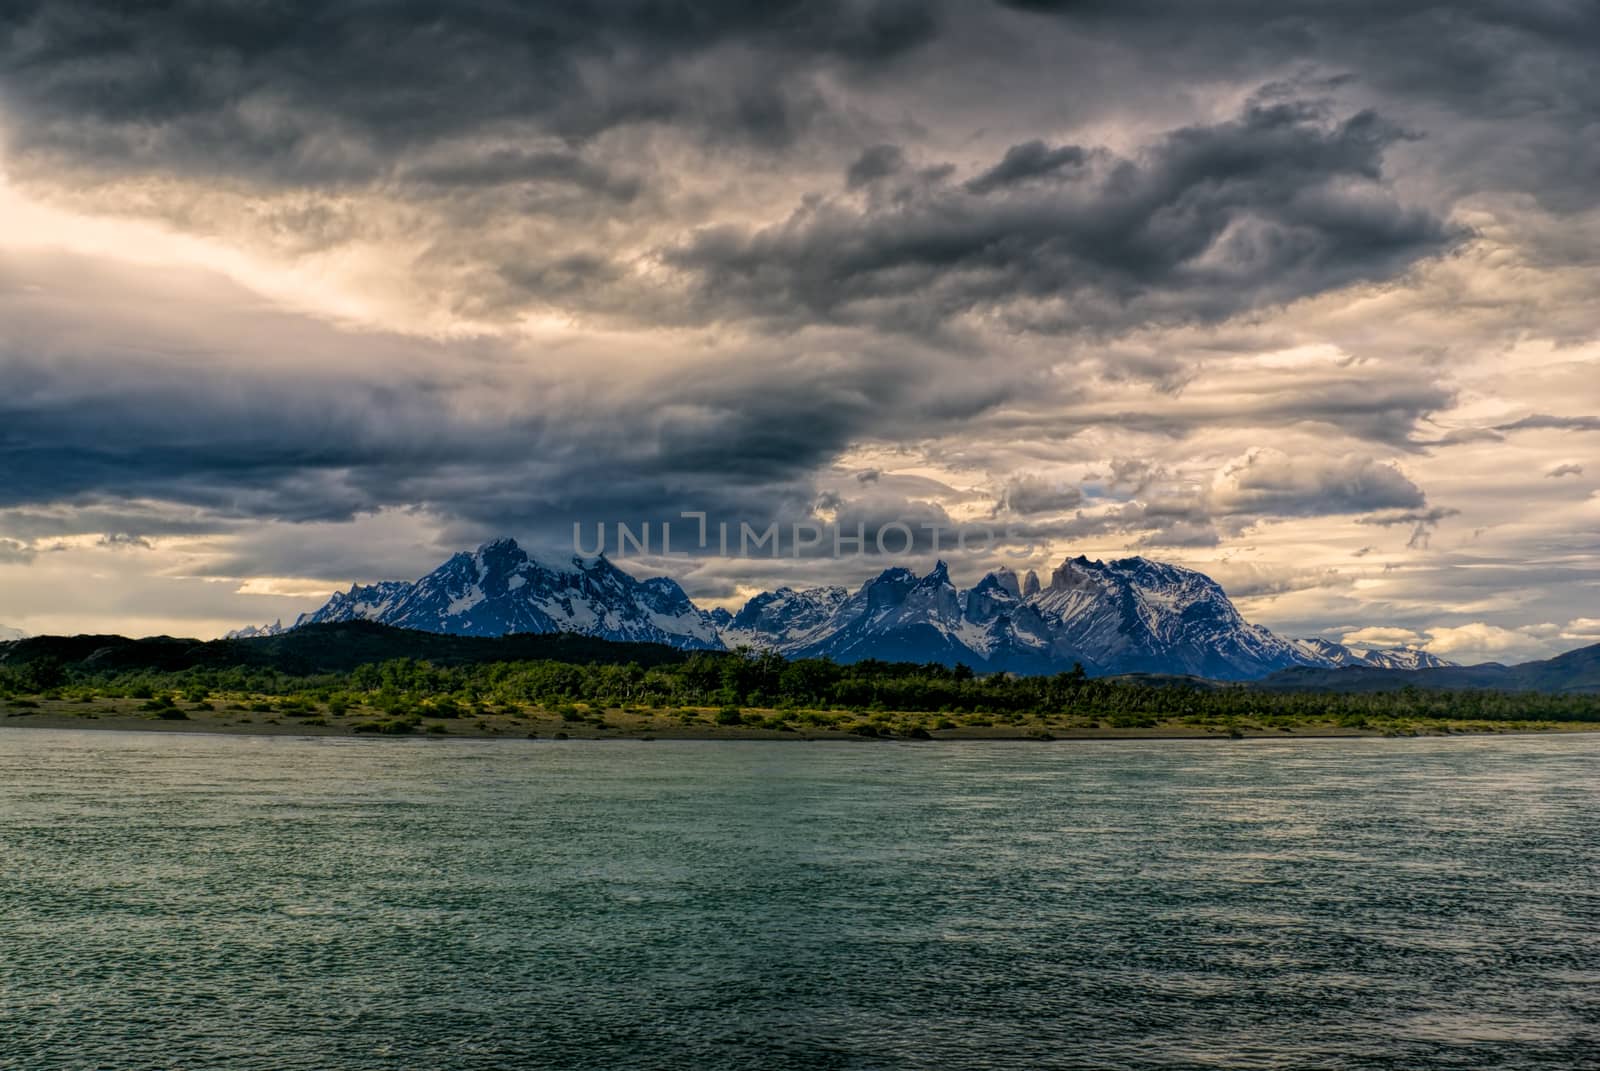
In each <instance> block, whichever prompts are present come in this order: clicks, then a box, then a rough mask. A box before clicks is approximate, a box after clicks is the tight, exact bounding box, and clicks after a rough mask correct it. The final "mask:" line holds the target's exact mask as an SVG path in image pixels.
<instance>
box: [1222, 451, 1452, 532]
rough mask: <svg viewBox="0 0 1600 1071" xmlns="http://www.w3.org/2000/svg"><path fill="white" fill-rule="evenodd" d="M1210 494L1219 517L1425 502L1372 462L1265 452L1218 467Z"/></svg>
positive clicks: (1402, 478) (1395, 472)
mask: <svg viewBox="0 0 1600 1071" xmlns="http://www.w3.org/2000/svg"><path fill="white" fill-rule="evenodd" d="M1210 495H1211V498H1210V501H1211V504H1212V506H1213V507H1214V508H1215V509H1217V510H1219V511H1221V512H1223V513H1229V514H1244V513H1260V514H1270V515H1273V516H1280V517H1286V516H1322V515H1326V514H1334V513H1369V512H1372V511H1375V510H1413V509H1417V508H1419V507H1422V506H1424V505H1425V504H1426V501H1427V499H1426V496H1424V495H1423V493H1422V489H1421V488H1419V487H1418V486H1417V485H1416V484H1414V483H1412V482H1411V480H1410V479H1409V478H1407V476H1406V475H1405V474H1404V473H1403V472H1401V471H1400V470H1399V469H1398V468H1396V467H1395V466H1393V465H1391V464H1386V463H1383V462H1380V461H1377V460H1376V459H1374V458H1371V457H1364V456H1361V455H1358V454H1344V455H1342V456H1339V457H1290V456H1289V455H1288V454H1286V453H1284V452H1283V451H1282V450H1276V449H1273V448H1270V447H1261V448H1257V449H1254V450H1251V451H1250V452H1249V453H1247V454H1245V455H1244V456H1243V457H1239V458H1235V459H1234V460H1232V461H1230V462H1228V463H1227V464H1226V465H1224V466H1223V467H1222V469H1221V470H1219V471H1218V473H1217V476H1216V478H1215V479H1214V480H1213V481H1212V484H1211V491H1210Z"/></svg>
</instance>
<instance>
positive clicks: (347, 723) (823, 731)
mask: <svg viewBox="0 0 1600 1071" xmlns="http://www.w3.org/2000/svg"><path fill="white" fill-rule="evenodd" d="M27 726H36V727H50V728H79V729H123V730H129V729H136V730H150V731H165V732H224V733H252V734H261V735H296V736H361V735H371V736H417V737H469V738H502V739H510V738H520V739H526V738H529V737H533V738H539V739H651V738H653V739H718V738H725V739H777V740H808V739H848V740H874V739H877V740H941V739H943V740H1065V739H1140V738H1147V739H1161V738H1187V739H1205V738H1213V739H1232V738H1245V737H1278V738H1282V737H1289V736H1319V737H1320V736H1418V735H1444V734H1454V733H1505V732H1562V731H1582V730H1586V729H1600V723H1595V722H1565V721H1551V720H1542V719H1496V720H1492V721H1490V720H1483V719H1465V718H1436V717H1377V718H1370V717H1362V718H1343V719H1335V718H1316V717H1305V718H1292V717H1288V716H1284V715H1261V716H1255V717H1242V718H1241V717H1234V716H1220V717H1219V716H1205V715H1187V716H1177V717H1153V716H1121V717H1115V716H1113V717H1105V716H1098V715H1094V714H1072V713H1064V712H1063V713H1054V714H1037V713H1033V714H1017V713H1006V714H999V715H997V714H994V713H991V712H977V711H974V712H946V713H929V712H917V711H888V710H879V711H856V710H819V709H807V708H775V707H738V706H726V707H672V708H659V707H650V706H641V705H623V706H607V705H603V704H591V703H584V702H575V703H560V704H555V705H553V706H544V705H541V704H515V703H500V704H473V705H467V706H462V705H459V704H454V703H451V704H441V705H429V704H420V705H418V706H417V707H416V708H414V709H410V710H407V711H404V712H394V711H390V710H384V709H381V708H379V707H377V706H371V705H366V704H354V705H351V704H348V703H346V702H340V701H335V702H332V703H318V702H315V701H313V700H308V699H305V698H303V697H294V698H285V697H282V696H269V695H261V694H249V693H228V694H218V695H209V696H207V697H206V698H203V699H199V700H188V699H184V698H182V697H174V696H171V695H167V694H162V695H160V696H153V697H151V698H148V699H143V698H132V697H126V696H120V697H106V696H100V695H92V694H83V695H75V696H63V695H59V694H58V695H33V696H22V695H13V696H10V697H8V698H0V728H16V727H27Z"/></svg>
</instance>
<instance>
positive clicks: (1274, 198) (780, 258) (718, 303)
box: [669, 100, 1463, 330]
mask: <svg viewBox="0 0 1600 1071" xmlns="http://www.w3.org/2000/svg"><path fill="white" fill-rule="evenodd" d="M1402 136H1404V135H1403V134H1402V132H1401V131H1400V130H1399V129H1397V128H1396V127H1394V126H1393V125H1392V124H1390V123H1388V122H1386V121H1384V120H1383V119H1382V118H1380V117H1379V116H1377V115H1376V114H1374V113H1372V112H1360V113H1357V114H1355V115H1351V116H1347V117H1343V118H1335V117H1332V116H1330V115H1328V114H1326V111H1325V109H1323V108H1322V107H1320V106H1318V105H1316V104H1314V103H1308V102H1276V101H1269V100H1257V101H1256V102H1255V103H1253V104H1251V105H1250V106H1249V107H1248V108H1247V109H1246V110H1245V111H1244V113H1243V114H1242V115H1241V116H1239V118H1237V119H1235V120H1232V121H1229V122H1224V123H1218V124H1215V125H1211V126H1196V127H1188V128H1184V129H1180V130H1176V131H1173V132H1171V133H1169V134H1168V135H1166V136H1165V137H1164V138H1162V139H1161V140H1160V141H1159V142H1157V143H1156V144H1155V145H1154V146H1152V147H1151V148H1150V149H1149V150H1148V151H1147V152H1146V153H1144V154H1142V155H1140V156H1139V157H1137V158H1133V159H1119V158H1116V157H1113V156H1112V155H1111V154H1109V153H1103V152H1101V153H1095V154H1093V155H1094V156H1095V157H1096V158H1097V159H1096V160H1095V163H1094V166H1092V167H1084V166H1079V165H1081V164H1083V163H1084V161H1086V160H1088V159H1089V157H1090V155H1091V154H1089V153H1086V152H1085V151H1083V150H1080V149H1077V148H1074V147H1066V148H1061V149H1049V148H1046V147H1045V146H1044V145H1043V144H1042V143H1031V144H1028V145H1024V146H1018V147H1014V148H1013V149H1011V150H1010V151H1009V152H1008V153H1007V154H1006V155H1005V157H1004V158H1002V160H1001V161H1000V162H999V163H997V164H996V165H994V167H992V168H990V169H988V170H986V171H984V172H983V173H982V174H981V175H979V176H978V177H977V178H975V179H973V180H972V181H970V182H968V183H965V184H958V183H955V182H951V181H948V180H946V181H939V182H929V183H925V184H921V185H908V186H907V187H906V188H904V189H903V190H901V191H899V193H898V195H897V196H895V197H893V198H874V199H870V200H868V201H867V202H866V203H865V204H864V205H863V204H857V203H855V202H853V201H847V200H813V201H810V202H808V203H806V204H805V205H803V206H802V207H801V208H800V209H799V210H797V211H796V212H795V213H794V214H793V215H792V216H791V217H790V218H789V219H788V220H787V221H785V222H784V223H781V224H777V225H774V226H771V227H766V228H762V229H759V230H754V231H748V230H743V229H739V228H734V227H726V226H723V227H713V228H707V229H705V230H702V231H700V232H699V233H698V234H696V235H695V237H694V238H693V239H692V240H691V241H689V242H687V243H685V244H684V245H683V246H681V247H680V248H678V249H676V250H673V251H671V252H670V253H669V262H670V263H672V264H673V265H675V266H676V267H678V268H679V269H681V270H683V271H684V272H686V273H688V274H689V275H690V276H691V278H692V279H693V280H694V285H695V287H696V290H697V292H698V294H699V297H700V301H701V302H702V304H703V305H704V306H705V308H706V309H707V310H708V315H712V316H721V317H734V318H737V317H743V316H754V317H758V318H762V319H765V320H767V321H769V322H771V323H772V324H773V325H775V326H777V327H779V328H784V329H789V328H793V327H795V326H797V325H799V324H803V323H807V322H812V321H815V320H828V321H836V322H846V323H849V322H855V323H872V324H876V325H879V326H885V327H891V328H897V329H929V328H934V327H937V326H938V325H939V323H940V322H942V321H943V320H944V319H946V318H949V317H953V316H958V315H961V314H964V313H967V312H972V311H977V310H985V309H993V310H999V311H1002V312H1008V315H1009V316H1010V317H1011V318H1012V319H1013V320H1016V321H1018V322H1020V323H1024V324H1026V325H1027V326H1032V327H1035V328H1044V329H1050V328H1052V327H1054V328H1057V329H1063V330H1064V329H1068V328H1082V327H1097V326H1098V327H1112V326H1117V325H1125V324H1129V323H1132V322H1135V321H1137V322H1143V323H1149V322H1151V321H1164V320H1165V321H1183V320H1190V319H1194V320H1202V321H1211V320H1219V319H1222V318H1225V317H1227V316H1230V315H1233V314H1235V313H1237V312H1240V311H1243V310H1245V309H1250V308H1254V307H1258V306H1261V305H1264V304H1269V303H1275V302H1284V301H1290V300H1293V299H1295V298H1298V297H1302V296H1305V295H1308V294H1314V293H1317V292H1319V291H1322V290H1325V289H1328V288H1331V287H1335V286H1340V285H1344V284H1347V283H1351V282H1355V281H1358V280H1384V279H1388V278H1391V277H1393V276H1395V275H1396V274H1398V273H1400V272H1402V271H1404V270H1406V269H1407V268H1408V267H1409V266H1411V265H1412V264H1413V263H1414V262H1416V261H1417V260H1418V259H1420V258H1423V257H1427V256H1433V255H1436V254H1438V253H1441V252H1443V251H1445V250H1447V249H1448V248H1450V246H1451V245H1452V244H1453V243H1455V242H1456V241H1458V240H1460V239H1461V238H1462V237H1463V233H1462V232H1461V231H1460V230H1459V229H1457V228H1453V227H1451V226H1450V225H1448V224H1446V223H1445V222H1444V221H1443V220H1441V219H1440V218H1438V217H1437V216H1434V215H1432V214H1430V213H1429V212H1427V211H1424V210H1421V209H1417V208H1412V207H1408V206H1406V205H1404V204H1402V203H1401V202H1400V201H1399V200H1398V199H1397V198H1395V197H1394V196H1393V195H1392V194H1391V193H1390V192H1389V191H1388V189H1387V187H1386V186H1385V185H1384V183H1383V174H1382V163H1383V155H1384V152H1385V150H1386V149H1387V148H1388V147H1389V146H1390V145H1392V144H1393V143H1394V142H1395V141H1396V140H1397V139H1399V138H1401V137H1402ZM1029 180H1031V181H1029ZM1052 301H1060V302H1064V305H1062V306H1061V307H1059V308H1052V309H1049V310H1047V311H1045V312H1039V311H1037V310H1035V309H1034V308H1033V307H1032V306H1031V305H1029V304H1028V303H1031V302H1052ZM1052 320H1054V321H1055V322H1054V323H1052Z"/></svg>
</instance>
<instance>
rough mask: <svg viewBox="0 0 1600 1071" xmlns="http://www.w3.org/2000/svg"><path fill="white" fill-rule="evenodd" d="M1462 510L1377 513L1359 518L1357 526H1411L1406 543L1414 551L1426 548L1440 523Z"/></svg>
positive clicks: (1414, 510)
mask: <svg viewBox="0 0 1600 1071" xmlns="http://www.w3.org/2000/svg"><path fill="white" fill-rule="evenodd" d="M1460 512H1461V511H1460V510H1458V509H1452V508H1449V507H1445V506H1433V507H1430V508H1428V509H1396V510H1386V511H1384V512H1381V513H1375V514H1373V515H1371V516H1369V517H1357V518H1356V523H1357V524H1371V525H1377V526H1378V527H1381V528H1393V527H1395V526H1397V525H1405V524H1408V525H1410V526H1411V538H1410V539H1408V540H1407V541H1406V546H1407V547H1409V548H1412V549H1416V548H1419V547H1426V546H1427V545H1428V542H1429V540H1430V539H1431V538H1432V536H1433V531H1434V529H1435V528H1437V527H1439V523H1440V522H1441V521H1444V520H1446V519H1448V518H1450V517H1455V516H1457V515H1459V514H1460Z"/></svg>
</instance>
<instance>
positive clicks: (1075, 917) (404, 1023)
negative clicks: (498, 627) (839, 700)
mask: <svg viewBox="0 0 1600 1071" xmlns="http://www.w3.org/2000/svg"><path fill="white" fill-rule="evenodd" d="M1597 786H1600V737H1597V736H1574V737H1559V738H1557V737H1502V738H1481V737H1480V738H1453V739H1438V740H1353V741H1352V740H1346V741H1283V742H1278V741H1269V742H1256V741H1241V742H1218V741H1206V742H1195V743H1187V742H1138V743H1108V742H1093V743H1084V742H1078V743H1070V742H1058V743H1054V744H1040V743H1025V744H993V743H991V744H982V743H965V744H880V743H861V744H854V745H846V744H806V743H787V742H786V743H756V742H750V743H743V742H726V743H704V742H682V743H675V742H665V741H662V742H633V743H627V742H619V741H608V742H580V741H572V742H543V741H528V742H520V741H518V742H509V741H504V742H501V741H497V742H488V743H477V742H465V741H461V742H453V741H396V740H328V739H321V740H296V739H289V738H277V739H273V738H250V737H221V736H203V735H168V734H159V735H158V734H135V733H126V734H125V733H114V732H103V731H88V732H69V731H49V730H21V729H18V730H4V731H0V1066H3V1067H6V1068H26V1069H34V1068H40V1069H44V1068H100V1067H105V1068H242V1069H258V1068H259V1069H263V1071H267V1069H270V1071H298V1069H306V1068H329V1069H346V1068H348V1069H365V1068H416V1069H428V1071H433V1069H455V1068H474V1069H476V1068H485V1069H489V1068H492V1069H502V1068H519V1067H553V1068H634V1067H638V1068H679V1067H682V1068H755V1069H780V1068H802V1067H804V1068H812V1067H815V1068H898V1067H928V1068H964V1067H1030V1068H1031V1067H1040V1068H1096V1069H1099V1068H1191V1067H1192V1068H1212V1067H1215V1068H1471V1069H1477V1068H1491V1067H1551V1068H1565V1069H1573V1068H1585V1067H1588V1068H1593V1067H1600V1026H1597V1023H1600V892H1597V889H1600V884H1597V883H1600V807H1597V804H1600V792H1597Z"/></svg>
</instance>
